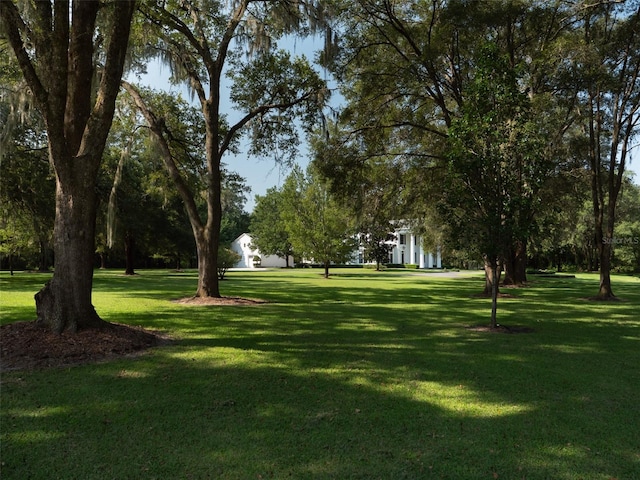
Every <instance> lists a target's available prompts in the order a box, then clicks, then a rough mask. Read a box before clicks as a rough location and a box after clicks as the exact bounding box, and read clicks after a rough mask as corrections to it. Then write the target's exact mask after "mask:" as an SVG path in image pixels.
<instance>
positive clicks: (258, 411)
mask: <svg viewBox="0 0 640 480" xmlns="http://www.w3.org/2000/svg"><path fill="white" fill-rule="evenodd" d="M140 273H141V274H140V275H139V276H136V277H125V276H123V275H121V274H120V272H109V271H107V272H97V273H96V277H95V289H94V290H95V293H94V305H95V306H96V309H97V311H98V312H99V313H100V314H101V315H102V316H103V318H105V319H107V320H109V321H113V322H119V323H127V324H132V325H142V326H144V327H147V328H150V329H157V330H162V331H165V332H168V333H170V334H171V335H173V336H175V337H177V338H179V341H178V342H177V343H175V344H174V345H171V346H169V347H163V348H159V349H155V350H153V351H150V352H148V353H147V354H145V355H143V356H141V357H139V358H135V359H122V360H117V361H112V362H108V363H101V364H97V365H84V366H77V367H72V368H66V369H55V370H48V371H35V372H4V373H3V374H2V390H1V401H2V404H1V408H2V419H1V421H2V423H1V424H0V431H1V435H2V438H1V440H2V443H1V452H0V453H1V459H0V461H1V466H2V478H3V479H6V480H9V479H16V480H18V479H20V480H23V479H46V480H52V479H78V480H87V479H99V480H103V479H155V478H157V479H242V480H247V479H284V478H291V479H392V480H395V479H402V478H407V479H432V478H433V479H455V480H470V479H496V478H500V479H510V480H511V479H527V480H537V479H552V480H569V479H572V480H578V479H583V480H589V479H593V480H595V479H598V480H610V479H618V480H634V479H640V433H639V432H640V279H638V278H633V277H622V276H619V277H614V279H613V282H614V283H613V285H614V291H615V293H616V294H617V295H618V296H620V297H621V298H623V299H624V300H625V301H622V302H616V303H596V302H590V301H587V300H585V299H584V298H585V297H587V296H589V295H593V294H595V293H596V291H597V282H598V281H597V276H593V275H578V277H577V278H574V279H570V278H564V279H560V278H558V279H552V278H544V279H543V278H540V279H534V281H533V282H532V283H531V285H530V286H529V287H527V288H522V289H513V290H509V293H511V294H512V295H513V298H508V299H501V301H500V304H499V311H498V315H499V321H500V323H502V324H506V325H519V326H525V327H530V328H533V329H534V332H533V333H527V334H517V335H516V334H496V333H482V332H477V331H472V330H469V329H467V328H465V327H467V326H469V325H476V324H480V323H486V322H487V320H488V315H489V310H490V304H489V300H486V299H478V298H472V295H473V294H474V293H477V292H478V291H479V290H480V289H481V288H482V280H481V279H480V278H479V277H477V276H476V277H475V278H465V277H463V278H443V276H441V275H438V274H433V275H418V273H419V272H415V271H413V272H408V271H405V272H393V271H387V272H374V271H368V270H346V269H345V270H337V271H335V272H334V273H336V275H334V276H332V277H331V279H329V280H325V279H322V278H321V276H320V272H319V271H318V270H299V271H264V272H230V273H228V277H227V278H228V279H227V280H225V281H224V282H223V284H222V289H223V293H224V294H225V295H229V296H244V297H251V298H260V299H264V300H267V301H268V302H269V303H267V304H263V305H254V306H224V307H220V306H219V307H194V306H183V305H177V304H174V303H172V302H171V300H172V299H176V298H180V297H184V296H187V295H189V294H191V293H193V292H194V291H195V287H196V276H195V273H193V272H187V273H172V272H157V271H153V272H151V271H141V272H140ZM43 282H44V278H43V276H41V275H37V274H22V273H19V274H16V275H15V276H14V277H9V276H8V275H6V274H2V275H0V302H1V307H0V322H1V323H8V322H11V321H15V320H29V319H32V318H33V317H34V305H33V294H34V293H35V292H36V291H37V290H38V288H39V286H40V285H41V284H42V283H43Z"/></svg>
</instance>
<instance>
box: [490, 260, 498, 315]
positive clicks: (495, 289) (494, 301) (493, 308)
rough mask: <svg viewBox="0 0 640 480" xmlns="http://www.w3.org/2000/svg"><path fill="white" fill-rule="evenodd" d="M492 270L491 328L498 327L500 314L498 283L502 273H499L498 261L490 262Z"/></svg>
mask: <svg viewBox="0 0 640 480" xmlns="http://www.w3.org/2000/svg"><path fill="white" fill-rule="evenodd" d="M489 265H490V268H491V278H492V281H491V328H496V327H497V326H498V321H497V313H498V283H499V281H500V273H499V272H498V262H497V259H495V258H492V259H491V260H490V261H489Z"/></svg>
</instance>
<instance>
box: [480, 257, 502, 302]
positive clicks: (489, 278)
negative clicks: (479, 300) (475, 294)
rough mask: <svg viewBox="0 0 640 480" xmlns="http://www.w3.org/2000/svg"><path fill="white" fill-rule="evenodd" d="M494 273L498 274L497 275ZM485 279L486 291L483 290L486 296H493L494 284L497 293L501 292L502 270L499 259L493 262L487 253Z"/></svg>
mask: <svg viewBox="0 0 640 480" xmlns="http://www.w3.org/2000/svg"><path fill="white" fill-rule="evenodd" d="M494 274H497V276H496V275H494ZM484 279H485V282H484V291H483V292H482V293H483V295H484V296H486V297H491V296H492V295H493V290H494V285H495V288H496V292H497V293H496V294H499V293H500V287H499V284H500V271H499V265H498V261H497V260H494V261H493V262H492V261H491V259H490V258H489V257H488V256H486V255H485V256H484ZM496 279H497V281H496Z"/></svg>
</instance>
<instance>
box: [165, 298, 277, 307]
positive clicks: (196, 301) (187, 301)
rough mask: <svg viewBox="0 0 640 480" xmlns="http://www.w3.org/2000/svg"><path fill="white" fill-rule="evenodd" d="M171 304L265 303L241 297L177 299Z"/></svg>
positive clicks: (264, 301) (223, 304) (222, 304)
mask: <svg viewBox="0 0 640 480" xmlns="http://www.w3.org/2000/svg"><path fill="white" fill-rule="evenodd" d="M173 302H174V303H177V304H180V305H194V306H217V305H219V306H228V305H231V306H233V305H262V304H265V303H267V301H266V300H259V299H256V298H241V297H220V298H216V297H187V298H179V299H178V300H174V301H173Z"/></svg>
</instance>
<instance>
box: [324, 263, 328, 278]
mask: <svg viewBox="0 0 640 480" xmlns="http://www.w3.org/2000/svg"><path fill="white" fill-rule="evenodd" d="M324 278H329V262H325V263H324Z"/></svg>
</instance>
